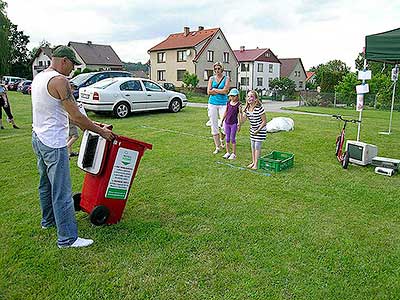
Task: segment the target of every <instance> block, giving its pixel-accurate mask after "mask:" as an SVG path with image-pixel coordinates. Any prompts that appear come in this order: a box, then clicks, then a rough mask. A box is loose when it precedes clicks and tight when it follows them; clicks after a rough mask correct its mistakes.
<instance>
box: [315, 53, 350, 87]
mask: <svg viewBox="0 0 400 300" xmlns="http://www.w3.org/2000/svg"><path fill="white" fill-rule="evenodd" d="M310 71H313V72H315V82H316V84H317V86H320V87H321V91H323V92H334V91H335V86H336V85H337V84H338V83H339V82H340V81H341V80H342V78H343V76H345V75H346V74H347V73H349V72H350V67H347V65H346V63H344V62H342V61H341V60H337V59H335V60H331V61H329V62H327V63H326V64H320V65H318V66H317V67H312V68H311V69H310Z"/></svg>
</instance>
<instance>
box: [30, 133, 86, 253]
mask: <svg viewBox="0 0 400 300" xmlns="http://www.w3.org/2000/svg"><path fill="white" fill-rule="evenodd" d="M32 147H33V151H34V152H35V154H36V156H37V166H38V170H39V175H40V181H39V198H40V206H41V209H42V226H43V227H48V226H52V225H54V224H55V225H56V226H57V235H58V245H60V246H68V245H71V244H73V243H74V242H75V241H76V239H77V238H78V227H77V224H76V218H75V210H74V204H73V200H72V188H71V176H70V171H69V157H68V150H67V147H63V148H50V147H48V146H46V145H44V144H43V143H42V142H41V141H40V140H39V138H38V137H37V136H36V133H35V132H33V133H32Z"/></svg>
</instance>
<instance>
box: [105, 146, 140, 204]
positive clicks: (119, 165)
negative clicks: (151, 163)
mask: <svg viewBox="0 0 400 300" xmlns="http://www.w3.org/2000/svg"><path fill="white" fill-rule="evenodd" d="M138 154H139V152H138V151H135V150H130V149H126V148H119V149H118V153H117V157H116V158H115V162H114V166H113V170H112V173H111V177H110V180H109V182H108V186H107V191H106V198H111V199H121V200H125V199H126V197H127V196H128V195H127V194H128V190H129V187H130V184H131V180H132V176H133V172H134V171H135V166H136V162H137V158H138Z"/></svg>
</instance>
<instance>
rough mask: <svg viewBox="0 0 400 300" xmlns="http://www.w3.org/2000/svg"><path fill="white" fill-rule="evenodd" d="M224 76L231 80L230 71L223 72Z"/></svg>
mask: <svg viewBox="0 0 400 300" xmlns="http://www.w3.org/2000/svg"><path fill="white" fill-rule="evenodd" d="M224 74H225V76H226V77H229V78H231V71H229V70H225V71H224Z"/></svg>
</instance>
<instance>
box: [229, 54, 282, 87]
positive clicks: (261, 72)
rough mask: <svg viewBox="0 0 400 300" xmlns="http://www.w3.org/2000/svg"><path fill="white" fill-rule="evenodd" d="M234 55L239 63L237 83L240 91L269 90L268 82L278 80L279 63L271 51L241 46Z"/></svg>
mask: <svg viewBox="0 0 400 300" xmlns="http://www.w3.org/2000/svg"><path fill="white" fill-rule="evenodd" d="M234 53H235V56H236V58H237V60H238V61H239V70H238V81H239V83H240V88H241V89H242V90H249V89H252V90H254V89H262V90H269V82H270V81H271V80H272V79H274V78H279V74H280V61H279V59H278V57H277V56H276V55H275V54H274V53H273V52H272V50H271V49H269V48H256V49H245V47H244V46H241V47H240V50H235V51H234Z"/></svg>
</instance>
